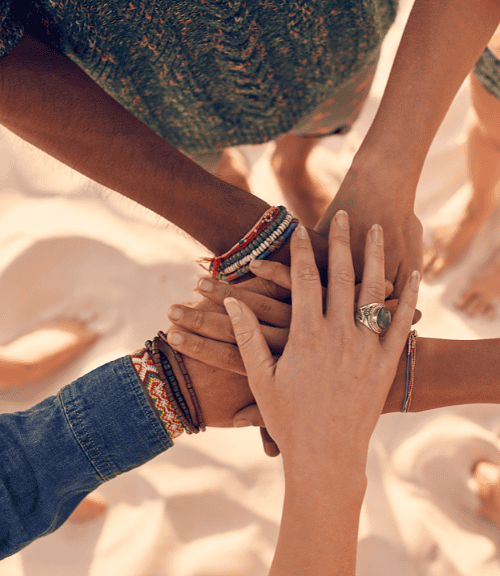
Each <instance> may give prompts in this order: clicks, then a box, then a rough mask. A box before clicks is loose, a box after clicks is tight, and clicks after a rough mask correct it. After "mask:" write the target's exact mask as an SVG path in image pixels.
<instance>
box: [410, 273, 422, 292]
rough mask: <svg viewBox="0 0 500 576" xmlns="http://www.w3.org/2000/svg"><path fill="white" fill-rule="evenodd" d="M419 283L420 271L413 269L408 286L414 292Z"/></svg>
mask: <svg viewBox="0 0 500 576" xmlns="http://www.w3.org/2000/svg"><path fill="white" fill-rule="evenodd" d="M419 284H420V272H419V271H418V270H415V271H414V272H413V273H412V275H411V280H410V286H411V289H412V290H415V292H416V291H417V290H418V286H419Z"/></svg>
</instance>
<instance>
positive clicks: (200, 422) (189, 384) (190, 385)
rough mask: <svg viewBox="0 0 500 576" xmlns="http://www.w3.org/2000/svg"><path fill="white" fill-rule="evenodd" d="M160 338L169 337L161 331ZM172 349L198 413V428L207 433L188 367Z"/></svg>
mask: <svg viewBox="0 0 500 576" xmlns="http://www.w3.org/2000/svg"><path fill="white" fill-rule="evenodd" d="M158 336H160V338H161V339H164V340H165V341H166V338H167V337H166V335H165V334H164V333H163V332H161V331H160V332H158ZM170 349H171V350H172V352H173V354H174V358H175V360H176V361H177V364H178V366H179V370H180V371H181V373H182V375H183V376H184V381H185V383H186V388H187V389H188V391H189V395H190V396H191V400H192V402H193V406H194V410H195V412H196V420H197V421H198V422H197V423H198V426H199V428H200V430H201V431H202V432H205V430H206V429H207V427H206V425H205V420H204V418H203V412H202V411H201V406H200V403H199V401H198V396H197V395H196V391H195V389H194V387H193V383H192V382H191V377H190V376H189V373H188V371H187V368H186V365H185V364H184V360H183V358H182V356H181V354H179V352H177V350H174V349H173V348H170Z"/></svg>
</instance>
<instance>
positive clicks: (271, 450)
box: [260, 427, 280, 458]
mask: <svg viewBox="0 0 500 576" xmlns="http://www.w3.org/2000/svg"><path fill="white" fill-rule="evenodd" d="M260 436H261V438H262V444H263V445H264V452H265V453H266V454H267V455H268V456H271V458H274V457H275V456H279V454H280V449H279V446H278V445H277V444H276V442H275V441H274V440H273V439H272V438H271V435H270V434H269V432H268V431H267V428H264V427H262V428H261V429H260Z"/></svg>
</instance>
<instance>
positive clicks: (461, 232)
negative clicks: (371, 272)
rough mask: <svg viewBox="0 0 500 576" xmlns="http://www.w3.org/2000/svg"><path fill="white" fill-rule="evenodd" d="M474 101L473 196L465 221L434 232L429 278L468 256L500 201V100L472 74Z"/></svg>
mask: <svg viewBox="0 0 500 576" xmlns="http://www.w3.org/2000/svg"><path fill="white" fill-rule="evenodd" d="M471 88H472V102H473V105H474V109H475V111H476V114H477V122H476V124H475V125H474V126H473V127H472V129H471V131H470V133H469V141H468V148H469V150H468V154H469V173H470V178H471V181H472V198H471V200H470V202H469V205H468V206H467V209H466V211H465V213H464V215H463V217H462V218H461V220H460V221H459V222H458V223H457V224H456V225H455V226H452V227H443V228H438V229H436V230H435V231H434V237H433V241H432V245H431V246H430V247H429V248H428V249H426V251H425V258H424V260H425V266H424V274H425V277H426V278H427V279H429V280H434V279H436V278H438V277H439V276H441V275H442V274H443V273H444V272H445V271H446V270H448V269H449V268H450V267H451V266H453V265H455V264H457V263H458V262H459V261H460V260H461V259H462V258H463V256H464V255H465V253H466V251H467V249H468V248H469V245H470V243H471V242H472V240H473V239H474V237H475V236H476V234H477V232H478V231H479V229H480V228H481V226H483V224H484V223H485V222H486V221H487V220H488V219H489V218H490V216H491V215H492V214H493V212H494V211H495V209H496V207H497V206H498V203H499V196H498V194H499V191H500V190H499V184H500V100H499V99H498V98H497V97H496V96H493V94H491V93H490V92H488V91H487V90H486V88H484V86H483V85H482V84H481V83H480V82H479V80H478V79H477V78H476V76H475V75H474V74H472V75H471Z"/></svg>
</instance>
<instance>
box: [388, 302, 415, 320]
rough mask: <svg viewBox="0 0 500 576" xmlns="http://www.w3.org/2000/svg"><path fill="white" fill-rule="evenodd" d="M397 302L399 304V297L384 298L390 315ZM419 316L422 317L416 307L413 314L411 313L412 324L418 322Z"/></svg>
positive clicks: (393, 311) (394, 309) (394, 310)
mask: <svg viewBox="0 0 500 576" xmlns="http://www.w3.org/2000/svg"><path fill="white" fill-rule="evenodd" d="M398 304H399V299H398V300H386V301H385V305H386V307H387V309H388V310H389V312H390V313H391V316H392V315H393V314H394V313H395V312H396V309H397V307H398ZM421 318H422V312H421V311H420V310H418V309H417V310H415V314H414V315H413V320H412V324H416V323H417V322H420V320H421Z"/></svg>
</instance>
